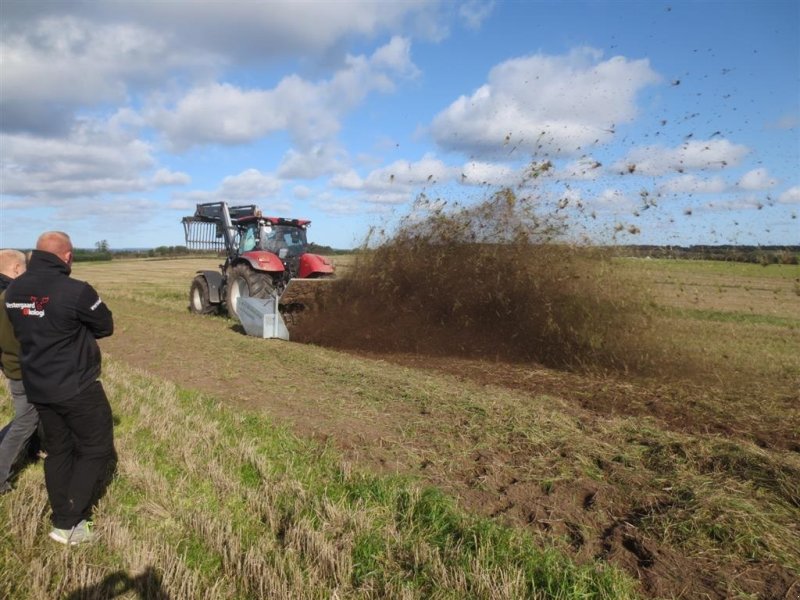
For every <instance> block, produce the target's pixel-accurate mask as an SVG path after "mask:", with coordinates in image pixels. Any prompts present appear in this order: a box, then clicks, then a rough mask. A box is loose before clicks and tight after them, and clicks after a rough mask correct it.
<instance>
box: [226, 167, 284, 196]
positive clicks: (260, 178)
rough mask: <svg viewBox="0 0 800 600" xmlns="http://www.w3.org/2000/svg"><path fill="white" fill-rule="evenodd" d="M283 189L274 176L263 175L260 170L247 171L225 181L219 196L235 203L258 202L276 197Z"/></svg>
mask: <svg viewBox="0 0 800 600" xmlns="http://www.w3.org/2000/svg"><path fill="white" fill-rule="evenodd" d="M281 187H282V184H281V182H280V180H278V179H277V178H276V177H275V176H274V175H269V174H265V173H262V172H261V171H259V170H258V169H247V170H246V171H242V172H241V173H239V174H238V175H231V176H229V177H226V178H225V179H223V180H222V184H221V185H220V187H219V190H217V196H219V197H221V198H228V199H229V200H231V201H234V202H236V201H248V200H258V199H259V198H268V197H270V196H274V195H275V194H277V193H278V192H279V191H280V190H281Z"/></svg>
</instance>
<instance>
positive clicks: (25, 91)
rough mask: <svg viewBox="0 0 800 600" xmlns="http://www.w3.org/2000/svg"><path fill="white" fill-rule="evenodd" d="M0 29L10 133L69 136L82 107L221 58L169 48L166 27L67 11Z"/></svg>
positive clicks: (3, 101) (123, 97) (3, 102)
mask: <svg viewBox="0 0 800 600" xmlns="http://www.w3.org/2000/svg"><path fill="white" fill-rule="evenodd" d="M4 17H5V7H4ZM2 31H3V36H2V37H0V54H2V56H3V68H2V70H0V86H2V90H3V93H2V96H0V110H2V111H3V119H2V129H3V130H4V131H8V132H29V133H36V134H53V133H58V134H64V133H66V132H67V131H68V130H69V128H70V126H71V121H72V118H73V115H74V113H75V111H76V110H78V109H80V108H84V107H88V108H102V107H104V106H107V105H108V104H109V103H122V102H125V101H127V94H128V92H129V91H130V88H131V87H138V88H140V89H148V88H150V87H151V86H153V85H156V84H158V83H161V82H163V80H164V79H165V77H167V75H168V73H170V72H171V71H174V70H176V69H183V70H188V71H196V72H203V71H208V70H209V68H210V67H213V66H214V65H216V64H218V63H219V59H218V58H216V57H214V56H213V55H210V54H209V53H208V52H205V51H203V50H201V49H196V50H192V51H186V49H180V48H174V47H170V46H169V40H168V38H167V37H166V36H165V34H164V33H157V32H155V31H151V30H147V29H143V28H142V27H139V26H137V25H135V24H128V23H121V24H116V23H111V24H106V25H105V26H102V27H97V26H96V25H95V24H94V23H92V22H91V21H88V20H85V19H79V18H75V17H71V16H66V17H60V18H52V17H51V18H44V19H42V20H40V21H37V22H35V23H33V24H31V26H30V28H29V29H20V30H16V29H13V28H11V27H10V26H9V25H8V24H7V25H6V26H5V27H3V30H2Z"/></svg>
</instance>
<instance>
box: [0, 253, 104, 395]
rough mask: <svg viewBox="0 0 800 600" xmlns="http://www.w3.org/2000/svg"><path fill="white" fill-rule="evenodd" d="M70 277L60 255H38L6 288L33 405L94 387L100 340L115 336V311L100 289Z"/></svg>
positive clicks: (35, 254) (10, 317)
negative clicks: (101, 298)
mask: <svg viewBox="0 0 800 600" xmlns="http://www.w3.org/2000/svg"><path fill="white" fill-rule="evenodd" d="M69 274H70V268H69V265H67V264H66V263H64V261H62V260H61V259H60V258H58V257H57V256H56V255H55V254H51V253H49V252H43V251H40V250H34V251H33V255H32V256H31V260H30V263H29V264H28V270H27V271H25V273H23V274H22V275H20V276H19V277H17V278H16V279H14V280H13V281H12V282H11V284H10V285H9V286H8V288H7V289H6V295H5V310H6V312H7V313H8V316H9V319H10V320H11V324H12V326H13V328H14V334H15V335H16V338H17V340H18V341H19V344H20V356H19V358H20V363H21V364H22V382H23V384H24V386H25V392H26V393H27V395H28V400H30V401H31V402H33V403H39V404H52V403H57V402H64V401H65V400H69V399H70V398H72V397H74V396H75V395H77V394H78V393H80V392H81V391H83V390H84V389H86V387H88V386H89V385H90V384H92V383H93V382H94V381H95V380H96V379H97V378H98V377H99V375H100V362H101V361H100V348H99V347H98V345H97V342H96V341H95V338H102V337H106V336H109V335H111V334H112V333H113V332H114V321H113V318H112V316H111V311H110V310H108V307H107V306H106V305H105V304H103V302H102V300H100V297H99V296H98V295H97V292H96V291H95V290H94V288H93V287H92V286H91V285H89V284H88V283H86V282H83V281H78V280H77V279H72V278H70V277H69Z"/></svg>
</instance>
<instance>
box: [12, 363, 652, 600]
mask: <svg viewBox="0 0 800 600" xmlns="http://www.w3.org/2000/svg"><path fill="white" fill-rule="evenodd" d="M105 385H106V388H107V390H108V393H109V396H110V398H111V400H112V403H113V405H114V410H115V412H116V413H117V415H121V417H120V418H119V425H118V427H117V432H116V434H117V438H116V443H117V447H118V450H119V454H120V465H119V474H118V476H117V478H116V480H115V481H114V482H113V483H112V485H111V486H110V488H109V490H108V493H107V495H106V496H105V498H104V499H103V501H102V502H101V504H100V506H99V509H98V511H97V530H98V532H99V536H100V537H99V542H98V543H97V544H94V545H91V546H88V547H79V548H73V549H69V550H65V549H63V548H62V547H59V546H57V545H55V544H53V543H52V542H50V541H49V540H48V539H46V536H45V533H46V530H47V521H46V516H47V511H46V509H45V503H44V489H43V482H42V470H41V466H40V465H34V466H32V467H29V468H28V469H26V470H25V471H24V472H23V474H22V477H21V480H20V482H19V488H18V490H17V491H16V492H15V493H14V494H11V495H8V496H4V497H3V498H2V500H0V514H2V515H3V519H4V522H5V523H6V524H8V523H11V522H14V523H16V524H17V526H16V529H12V531H11V534H10V535H8V536H4V537H3V539H2V541H0V551H1V552H2V553H1V554H0V557H2V570H3V573H4V578H3V580H2V581H0V595H3V597H13V598H43V597H62V596H64V595H65V594H68V593H72V592H76V591H78V590H80V589H86V588H87V586H91V585H97V584H99V583H102V581H103V580H104V579H105V578H107V576H108V575H109V574H110V573H113V572H115V571H120V570H121V571H122V572H124V573H125V574H126V577H128V578H129V579H130V580H134V579H135V578H136V577H137V575H138V574H139V573H140V572H144V570H146V568H150V569H151V570H152V571H153V572H155V573H156V574H157V575H158V580H159V581H160V585H161V586H163V590H164V592H165V593H168V594H169V595H170V597H193V598H235V597H239V598H250V597H257V596H259V595H260V594H261V593H262V591H263V590H264V589H274V590H285V592H286V595H285V597H296V598H303V597H314V598H316V597H320V598H321V597H328V596H329V595H330V594H331V593H333V591H334V590H336V592H337V594H339V595H340V596H343V597H363V598H383V597H398V596H400V595H405V596H406V597H417V598H431V597H442V598H445V597H452V598H456V597H465V596H466V597H476V598H495V597H507V598H519V597H531V598H632V597H634V596H635V593H634V589H635V587H636V586H635V584H634V583H633V582H632V580H630V579H629V578H628V577H626V576H625V575H623V574H622V573H621V572H619V571H617V570H615V569H613V568H609V567H608V566H600V565H597V564H592V563H589V564H584V565H581V566H579V565H577V564H576V563H574V562H573V561H572V560H571V559H569V558H568V557H567V556H566V555H564V554H563V553H561V552H560V551H558V550H556V549H554V548H551V547H547V546H546V545H544V546H543V545H542V544H541V541H540V540H536V539H535V538H533V537H532V536H531V535H529V534H526V533H524V532H519V531H514V530H512V529H509V528H507V527H503V526H500V525H498V524H495V523H492V522H490V521H488V520H487V519H485V518H480V517H476V516H474V515H470V514H468V513H465V512H463V511H462V510H460V509H459V508H458V507H457V506H456V504H455V503H454V502H453V500H452V499H450V498H448V497H447V496H446V495H444V494H442V493H441V492H440V491H438V490H435V489H433V488H426V487H422V486H420V485H419V484H417V483H415V482H414V481H412V480H409V479H407V478H403V477H381V476H376V475H371V474H368V473H365V472H361V471H358V470H353V469H352V468H351V467H349V466H347V465H344V464H342V461H341V457H340V456H338V455H337V454H336V453H335V452H333V451H332V450H331V449H330V448H327V447H323V446H320V445H318V444H316V443H313V442H310V441H307V440H302V439H300V438H297V437H295V436H293V435H291V434H290V433H288V432H287V431H286V430H284V429H282V428H278V427H275V426H274V425H273V424H272V423H270V422H269V421H268V420H267V419H266V418H264V417H259V416H257V415H255V414H242V413H241V412H240V411H234V410H231V409H230V408H227V407H225V406H223V405H221V404H220V403H218V402H217V401H215V400H214V399H213V398H210V397H206V396H202V395H200V394H197V393H195V392H192V391H189V390H186V389H180V388H176V387H175V386H173V385H171V384H170V383H168V382H165V381H161V380H157V379H154V378H152V377H149V376H147V375H145V374H143V373H137V372H134V371H131V370H130V369H128V368H126V367H124V366H123V365H122V364H120V363H118V362H115V361H112V362H110V364H108V365H107V366H106V375H105ZM7 415H8V410H7V409H6V410H4V412H3V416H7ZM23 497H24V498H25V502H20V499H21V498H23ZM31 503H32V504H33V505H34V506H36V507H37V511H36V512H35V513H34V514H31V511H30V504H31ZM65 558H68V560H67V562H66V563H65V562H64V559H65ZM253 561H255V562H253ZM187 593H191V594H196V595H191V596H187V595H185V594H187ZM280 596H281V594H277V597H280Z"/></svg>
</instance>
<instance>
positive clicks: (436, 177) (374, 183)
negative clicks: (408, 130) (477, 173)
mask: <svg viewBox="0 0 800 600" xmlns="http://www.w3.org/2000/svg"><path fill="white" fill-rule="evenodd" d="M460 172H461V170H460V169H458V168H457V167H450V166H448V165H446V164H445V163H443V162H442V161H441V160H439V159H438V158H435V157H434V156H433V155H431V154H427V155H425V156H424V157H422V158H421V159H420V160H418V161H416V162H410V161H407V160H398V161H395V162H393V163H391V164H389V165H387V166H385V167H381V168H380V169H375V170H373V171H371V172H370V173H369V174H368V175H367V176H366V177H363V178H362V177H361V176H360V175H358V173H356V171H355V170H352V169H350V170H348V171H346V172H344V173H340V174H338V175H336V176H334V177H332V178H331V182H330V183H331V186H332V187H334V188H338V189H342V190H348V191H358V192H361V193H362V194H363V195H364V198H365V199H366V200H367V201H369V202H376V203H380V204H401V203H403V202H407V201H408V200H409V199H411V198H412V197H413V195H414V194H415V193H416V192H417V191H418V190H420V189H421V188H422V187H425V186H434V185H437V184H439V183H443V182H446V181H450V180H453V179H455V178H456V176H457V175H458V174H459V173H460Z"/></svg>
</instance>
